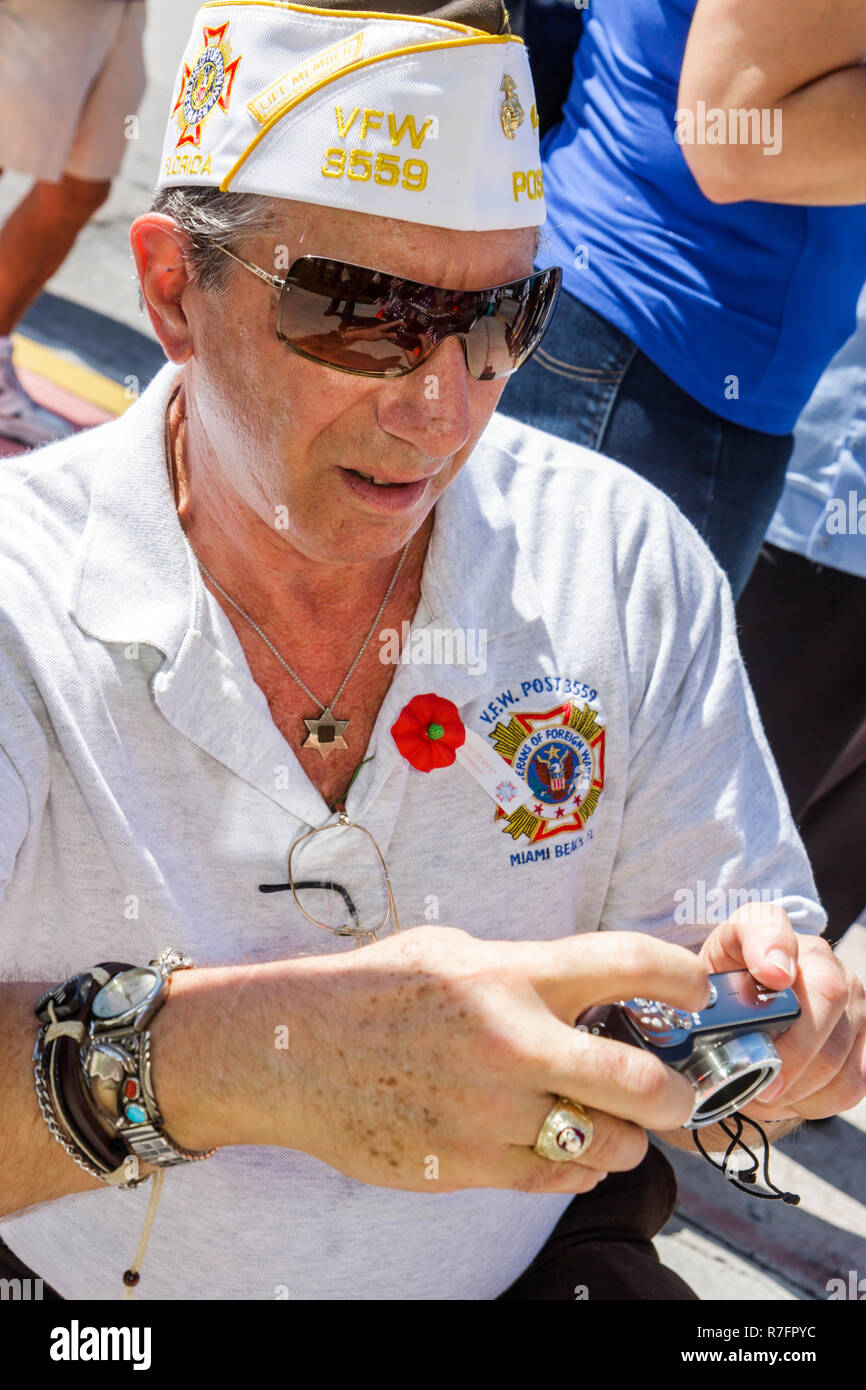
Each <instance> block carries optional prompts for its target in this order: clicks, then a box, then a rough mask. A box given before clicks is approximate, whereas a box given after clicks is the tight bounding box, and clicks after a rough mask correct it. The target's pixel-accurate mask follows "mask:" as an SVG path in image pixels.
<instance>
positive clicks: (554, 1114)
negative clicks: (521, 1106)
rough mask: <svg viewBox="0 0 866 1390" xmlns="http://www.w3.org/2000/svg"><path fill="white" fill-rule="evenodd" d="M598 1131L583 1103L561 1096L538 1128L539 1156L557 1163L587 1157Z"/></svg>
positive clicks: (536, 1143)
mask: <svg viewBox="0 0 866 1390" xmlns="http://www.w3.org/2000/svg"><path fill="white" fill-rule="evenodd" d="M594 1133H595V1131H594V1129H593V1124H592V1120H591V1119H590V1118H589V1115H588V1114H587V1113H586V1111H585V1110H584V1108H583V1106H582V1105H580V1104H579V1103H578V1102H577V1101H576V1100H568V1099H567V1097H565V1096H560V1097H559V1098H558V1100H557V1101H556V1104H555V1105H553V1106H551V1108H550V1110H549V1111H548V1113H547V1115H546V1117H545V1120H544V1124H543V1125H542V1126H541V1129H540V1130H539V1131H538V1138H537V1139H536V1141H535V1152H536V1153H537V1154H538V1156H539V1158H550V1159H553V1160H554V1162H556V1163H561V1162H566V1163H569V1162H574V1160H575V1159H578V1158H583V1156H584V1154H585V1153H586V1151H587V1149H588V1148H589V1146H590V1144H591V1143H592V1140H593V1135H594Z"/></svg>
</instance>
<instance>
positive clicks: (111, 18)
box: [0, 0, 146, 183]
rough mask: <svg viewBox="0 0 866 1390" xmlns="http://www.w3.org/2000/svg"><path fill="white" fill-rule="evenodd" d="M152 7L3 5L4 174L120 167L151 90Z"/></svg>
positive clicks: (94, 2) (76, 1) (99, 175)
mask: <svg viewBox="0 0 866 1390" xmlns="http://www.w3.org/2000/svg"><path fill="white" fill-rule="evenodd" d="M145 9H146V5H145V0H0V169H14V170H15V171H16V172H17V173H20V174H29V175H31V176H32V177H33V178H35V179H41V180H45V181H47V182H48V183H58V182H59V181H60V178H61V177H62V175H63V174H72V175H74V176H75V177H77V178H81V179H92V180H94V181H103V180H109V179H112V178H113V177H114V175H115V174H116V173H117V171H118V169H119V168H120V165H121V161H122V159H123V155H124V152H125V150H126V146H127V143H128V140H129V138H130V136H129V130H130V125H129V122H128V121H127V119H126V118H127V117H129V116H134V115H135V112H136V111H137V109H138V104H139V102H140V101H141V98H142V94H143V92H144V87H145V71H144V57H143V53H142V34H143V32H144V19H145Z"/></svg>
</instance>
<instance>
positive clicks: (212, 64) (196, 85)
mask: <svg viewBox="0 0 866 1390" xmlns="http://www.w3.org/2000/svg"><path fill="white" fill-rule="evenodd" d="M230 23H231V21H230V20H228V19H227V20H226V22H225V24H221V25H220V26H219V28H218V29H209V28H208V27H207V25H205V27H204V29H203V30H202V33H203V37H204V43H203V44H202V47H201V48H200V49H199V50H198V52H197V53H196V55H195V59H194V61H193V65H192V67H190V66H189V64H188V63H184V65H183V73H182V75H181V83H180V94H179V96H178V99H177V101H176V102H175V104H174V109H173V111H172V113H171V114H172V115H173V116H177V123H178V126H179V128H180V138H179V139H178V142H177V145H176V146H175V149H180V147H181V145H195V146H196V148H200V146H201V128H202V126H203V125H204V123H205V121H206V120H207V118H208V116H209V115H210V113H211V112H212V111H213V109H214V107H216V106H219V107H220V108H221V109H222V110H223V111H226V112H227V111H228V109H229V101H230V100H231V94H232V87H233V86H234V80H235V73H236V72H237V70H238V63H239V62H240V61H241V59H240V57H238V58H234V59H232V50H231V45H230V44H229V41H228V39H227V38H226V31H227V29H228V27H229V24H230ZM241 56H242V55H241Z"/></svg>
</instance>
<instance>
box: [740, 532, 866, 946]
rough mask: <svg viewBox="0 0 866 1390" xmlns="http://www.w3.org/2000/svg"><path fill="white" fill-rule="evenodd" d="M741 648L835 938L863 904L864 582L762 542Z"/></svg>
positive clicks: (746, 600)
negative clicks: (763, 544) (764, 544)
mask: <svg viewBox="0 0 866 1390" xmlns="http://www.w3.org/2000/svg"><path fill="white" fill-rule="evenodd" d="M737 620H738V624H739V629H740V648H741V650H742V653H743V659H744V661H745V663H746V668H747V670H748V672H749V679H750V680H751V682H752V688H753V689H754V692H755V699H756V700H757V702H758V708H759V710H760V712H761V718H762V720H763V724H764V729H765V731H766V734H767V739H768V741H769V744H770V747H771V748H772V750H773V754H774V756H775V759H776V762H777V763H778V766H779V772H780V774H781V777H782V781H783V783H784V785H785V790H786V792H787V793H788V799H789V801H790V803H791V811H792V814H793V816H794V820H795V821H796V822H797V824H798V826H799V827H800V833H801V835H802V836H803V841H804V843H805V846H806V851H807V853H808V855H809V858H810V860H811V862H812V870H813V872H814V874H815V882H816V884H817V886H818V894H819V896H820V898H821V901H822V903H823V904H824V907H825V908H826V909H827V916H828V919H829V921H828V926H827V931H826V932H825V936H827V938H828V939H829V940H831V941H837V940H838V938H839V937H840V936H841V935H842V933H843V932H845V931H847V929H848V927H849V926H850V925H851V923H852V922H853V921H855V920H856V918H857V917H858V916H859V915H860V913H861V912H862V911H863V908H864V907H866V846H864V832H863V826H864V823H866V579H861V578H859V577H858V576H857V575H853V574H846V573H845V572H844V571H843V570H834V569H829V568H828V567H827V566H826V565H824V566H822V565H817V564H815V563H814V562H813V561H812V560H808V559H806V557H805V556H803V555H796V554H793V553H792V552H789V551H787V550H781V549H780V548H779V547H778V546H773V545H766V546H764V548H763V549H762V551H761V554H760V556H759V559H758V563H757V565H756V566H755V569H754V572H753V574H752V577H751V579H750V580H749V583H748V585H747V586H746V589H745V591H744V593H743V595H742V598H741V599H740V601H739V603H738V605H737Z"/></svg>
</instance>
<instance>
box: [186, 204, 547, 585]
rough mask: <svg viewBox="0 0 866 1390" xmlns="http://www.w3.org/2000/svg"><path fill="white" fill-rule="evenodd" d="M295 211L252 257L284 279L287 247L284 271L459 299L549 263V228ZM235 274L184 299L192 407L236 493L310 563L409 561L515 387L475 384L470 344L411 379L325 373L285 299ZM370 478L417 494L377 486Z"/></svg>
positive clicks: (451, 347) (453, 344)
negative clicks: (280, 334)
mask: <svg viewBox="0 0 866 1390" xmlns="http://www.w3.org/2000/svg"><path fill="white" fill-rule="evenodd" d="M282 209H283V210H284V212H285V216H284V218H282V219H281V220H280V222H279V223H278V224H277V230H276V232H274V233H273V234H270V235H266V236H262V237H259V238H257V239H255V240H253V241H250V242H248V243H245V244H244V245H243V248H242V251H241V254H243V255H244V256H245V257H246V259H248V260H251V261H254V262H255V263H256V264H258V265H260V266H262V267H263V268H265V269H266V270H269V271H271V270H273V269H274V267H275V260H276V257H277V255H278V248H279V247H281V246H282V247H283V248H285V249H284V251H283V252H282V259H281V260H280V261H279V264H281V265H282V266H285V265H287V264H291V262H292V261H293V260H295V259H296V258H297V257H298V256H303V255H316V256H323V257H331V258H334V259H338V260H346V261H350V262H352V263H354V264H357V265H368V266H372V267H374V268H375V269H377V270H383V271H386V272H388V273H390V274H394V275H400V276H404V277H406V278H408V279H413V280H420V281H424V282H426V283H428V284H432V285H441V286H445V287H447V288H449V289H461V290H462V289H483V288H486V287H488V286H491V285H497V284H502V283H503V282H505V281H508V280H515V279H518V278H519V277H521V276H524V275H528V274H531V272H532V268H533V266H532V261H533V251H534V248H535V229H534V228H525V229H520V230H517V231H499V232H457V231H450V230H446V229H442V228H431V227H424V226H420V225H416V224H414V223H407V222H398V221H395V220H393V219H390V218H380V217H371V216H369V215H365V214H360V213H356V212H348V211H343V210H340V209H325V208H318V207H311V206H308V205H303V204H297V203H289V202H284V203H283V204H282ZM228 264H229V265H230V266H231V271H230V279H229V283H228V289H227V291H226V292H225V294H221V295H214V294H206V293H204V292H202V291H199V290H196V289H192V290H188V291H187V292H186V293H185V295H184V308H185V310H186V312H187V315H188V317H189V321H190V324H191V328H192V335H193V358H192V360H191V362H190V363H189V365H188V369H187V370H188V373H189V380H188V391H189V392H190V395H191V397H192V400H191V402H190V405H191V406H192V408H193V409H194V410H195V411H196V413H197V415H198V417H199V419H200V421H201V425H202V428H203V430H204V432H205V433H206V435H207V439H208V441H209V444H210V448H211V449H212V451H213V454H214V455H215V459H216V461H217V463H218V467H219V470H220V472H221V474H222V476H223V479H224V485H225V488H226V491H227V492H228V493H229V494H230V493H231V492H232V491H233V492H235V493H236V494H239V496H240V497H241V498H243V501H244V502H245V503H246V505H247V506H248V507H250V508H252V510H253V511H254V512H255V513H256V515H257V516H258V517H259V519H260V520H261V521H262V522H263V523H265V524H266V525H268V526H269V527H271V528H273V527H275V526H276V527H277V530H276V534H277V535H278V536H281V537H282V538H283V539H284V540H285V541H287V542H288V543H289V544H291V545H292V546H294V547H295V548H297V549H298V550H299V551H301V552H302V553H303V554H305V555H307V556H308V557H309V558H312V559H316V560H335V561H343V562H352V561H363V560H372V559H376V558H381V557H383V556H386V555H393V554H395V553H397V552H398V551H399V550H400V549H401V548H402V546H403V545H404V544H405V542H406V541H407V540H408V539H409V537H410V536H411V535H413V534H414V533H415V532H416V531H417V530H418V529H419V527H420V526H421V525H422V523H423V521H424V519H425V518H426V517H427V516H428V515H429V513H430V511H431V508H432V507H433V505H434V503H435V502H436V499H437V498H438V497H439V496H440V494H441V493H442V492H443V490H444V489H445V488H446V487H447V486H448V484H449V483H450V482H451V481H452V479H453V478H454V476H455V475H456V473H457V472H458V471H459V469H460V467H461V466H462V464H463V463H464V462H465V461H466V459H467V458H468V457H469V455H470V454H471V452H472V449H473V448H474V446H475V443H476V441H477V440H478V438H479V436H480V435H481V433H482V431H483V429H484V427H485V425H486V424H487V422H488V420H489V419H490V416H491V415H492V413H493V411H494V410H495V408H496V405H497V402H498V400H499V397H500V396H501V394H502V392H503V390H504V388H505V385H506V382H505V380H504V379H503V380H498V381H476V380H475V379H474V378H473V377H471V376H470V375H469V373H468V372H467V370H466V366H465V362H464V358H463V350H462V348H461V345H460V342H459V340H458V339H457V338H454V337H452V338H448V339H446V341H445V342H444V343H442V344H441V345H440V346H439V348H438V349H437V350H436V352H435V353H434V354H433V356H432V357H430V358H428V360H427V361H426V362H424V363H422V364H421V366H420V367H418V368H417V369H416V370H415V371H414V372H411V373H410V374H409V375H408V376H405V377H399V378H396V379H390V380H377V379H373V378H368V377H359V376H351V375H348V374H347V373H345V372H339V371H336V370H334V369H333V368H331V367H326V366H322V365H319V364H318V363H315V362H309V361H307V360H306V359H305V358H302V357H299V356H298V355H297V354H296V353H293V352H291V351H290V350H289V349H288V348H287V347H285V346H284V344H283V343H281V342H280V341H279V340H278V339H277V337H276V333H275V327H274V325H275V315H276V306H277V302H278V299H279V292H278V291H277V290H271V289H269V288H268V286H267V285H265V284H264V283H263V282H262V281H260V280H258V279H257V278H256V277H255V276H253V275H251V274H250V273H249V271H247V270H245V269H243V268H242V267H241V266H238V265H236V264H234V263H233V262H229V263H228ZM188 399H189V398H188ZM361 474H365V475H368V476H369V477H373V478H376V479H382V480H384V481H387V482H399V483H400V484H403V486H400V487H397V488H387V487H384V488H383V487H376V486H374V485H373V484H372V483H369V482H365V481H364V480H363V478H362V477H360V476H359V475H361Z"/></svg>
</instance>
